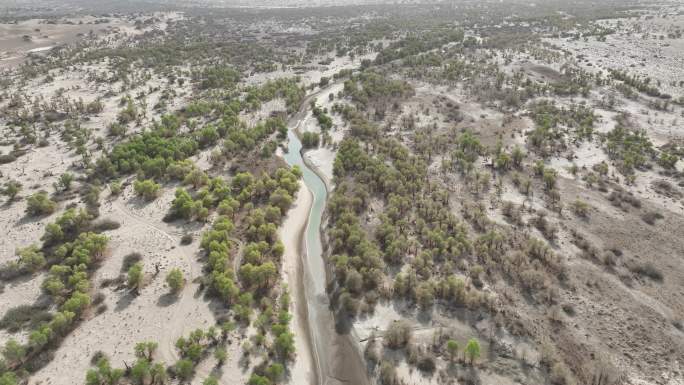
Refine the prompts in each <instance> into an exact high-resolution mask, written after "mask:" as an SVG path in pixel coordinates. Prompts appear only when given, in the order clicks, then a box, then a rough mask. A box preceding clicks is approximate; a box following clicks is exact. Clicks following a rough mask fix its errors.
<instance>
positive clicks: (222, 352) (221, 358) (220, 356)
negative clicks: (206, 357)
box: [214, 347, 228, 364]
mask: <svg viewBox="0 0 684 385" xmlns="http://www.w3.org/2000/svg"><path fill="white" fill-rule="evenodd" d="M214 358H216V361H218V363H219V364H223V363H224V362H225V361H226V360H227V359H228V352H227V351H226V348H224V347H218V348H216V350H214Z"/></svg>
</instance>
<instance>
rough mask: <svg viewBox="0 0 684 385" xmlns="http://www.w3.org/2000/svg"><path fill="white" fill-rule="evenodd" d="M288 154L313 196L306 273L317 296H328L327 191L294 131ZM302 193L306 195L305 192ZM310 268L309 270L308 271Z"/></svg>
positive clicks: (289, 138) (307, 240)
mask: <svg viewBox="0 0 684 385" xmlns="http://www.w3.org/2000/svg"><path fill="white" fill-rule="evenodd" d="M287 136H288V140H289V143H288V152H287V154H285V161H286V162H287V163H288V164H289V165H290V166H299V168H300V169H301V170H302V173H303V179H304V184H306V187H307V188H308V189H309V191H311V193H312V194H313V204H312V205H311V211H310V212H309V220H308V223H307V226H306V234H305V236H306V256H305V258H306V260H305V261H306V264H305V265H306V266H305V271H306V270H308V273H310V274H311V276H310V277H308V278H311V279H312V280H313V282H311V283H312V284H313V289H314V292H315V295H316V296H318V295H326V292H325V283H326V279H325V262H324V261H323V257H322V252H323V248H322V246H321V233H320V228H321V217H322V215H323V210H324V209H325V200H326V197H327V190H326V188H325V183H324V182H323V181H322V180H321V178H320V177H319V176H318V175H316V173H315V172H313V171H311V169H310V168H309V167H308V166H307V165H306V164H305V163H304V160H303V159H302V156H301V152H300V151H301V149H302V143H301V142H300V141H299V138H297V135H296V134H295V133H294V130H289V131H288V134H287ZM300 193H305V192H304V191H302V192H300ZM307 267H308V269H307Z"/></svg>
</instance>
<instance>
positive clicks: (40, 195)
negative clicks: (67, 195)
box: [26, 191, 57, 216]
mask: <svg viewBox="0 0 684 385" xmlns="http://www.w3.org/2000/svg"><path fill="white" fill-rule="evenodd" d="M56 208H57V203H55V202H54V201H53V200H51V199H50V198H49V197H48V195H47V193H46V192H44V191H40V192H37V193H35V194H33V195H31V196H29V197H28V199H27V200H26V213H27V214H28V215H30V216H37V215H48V214H52V213H53V212H55V209H56Z"/></svg>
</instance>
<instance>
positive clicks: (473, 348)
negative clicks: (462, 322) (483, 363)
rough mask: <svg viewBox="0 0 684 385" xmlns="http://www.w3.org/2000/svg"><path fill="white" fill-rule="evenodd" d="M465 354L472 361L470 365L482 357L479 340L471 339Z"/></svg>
mask: <svg viewBox="0 0 684 385" xmlns="http://www.w3.org/2000/svg"><path fill="white" fill-rule="evenodd" d="M463 353H464V354H465V355H466V356H468V358H469V359H470V364H471V365H472V364H473V362H474V361H475V360H476V359H478V358H479V357H480V342H478V340H477V339H475V338H471V339H470V340H468V344H467V345H466V347H465V350H464V351H463Z"/></svg>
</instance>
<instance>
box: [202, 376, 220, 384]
mask: <svg viewBox="0 0 684 385" xmlns="http://www.w3.org/2000/svg"><path fill="white" fill-rule="evenodd" d="M218 383H219V382H218V378H216V377H214V375H213V374H212V375H210V376H209V377H207V378H206V379H205V380H204V381H203V382H202V385H218Z"/></svg>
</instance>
